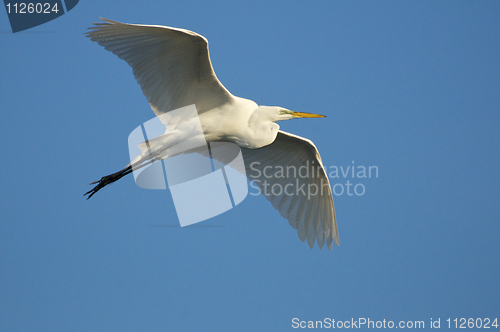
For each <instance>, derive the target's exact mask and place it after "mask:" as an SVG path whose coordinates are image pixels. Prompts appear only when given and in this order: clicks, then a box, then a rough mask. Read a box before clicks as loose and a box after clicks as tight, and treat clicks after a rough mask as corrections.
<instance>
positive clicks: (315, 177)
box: [241, 131, 339, 249]
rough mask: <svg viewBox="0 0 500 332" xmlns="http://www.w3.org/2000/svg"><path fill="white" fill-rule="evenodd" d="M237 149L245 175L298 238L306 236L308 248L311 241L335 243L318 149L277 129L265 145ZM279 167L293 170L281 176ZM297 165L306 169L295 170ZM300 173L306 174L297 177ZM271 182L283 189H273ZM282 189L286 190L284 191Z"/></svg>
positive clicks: (330, 200)
mask: <svg viewBox="0 0 500 332" xmlns="http://www.w3.org/2000/svg"><path fill="white" fill-rule="evenodd" d="M241 150H242V152H243V158H244V160H245V165H246V172H247V176H248V177H249V179H250V180H251V181H252V180H253V181H254V183H255V184H257V185H258V186H259V188H260V190H261V193H263V194H264V196H265V197H266V198H267V199H268V200H269V201H270V202H271V203H272V205H273V207H274V208H275V209H277V210H278V211H279V212H280V214H281V215H282V216H283V217H285V218H287V219H288V222H289V223H290V225H291V226H292V227H293V228H294V229H296V230H297V234H298V236H299V238H300V239H301V241H305V240H306V239H307V242H308V244H309V246H310V247H311V248H312V247H313V246H314V241H315V240H316V242H317V244H318V246H319V247H320V248H323V246H324V244H325V242H326V244H327V246H328V248H330V249H332V243H333V242H335V243H336V244H339V237H338V231H337V222H336V219H335V208H334V205H333V197H332V192H331V188H330V182H329V181H328V177H327V175H326V172H325V169H324V167H323V164H322V162H321V157H320V156H319V153H318V150H317V149H316V147H315V146H314V144H313V143H312V142H311V141H309V140H307V139H304V138H302V137H299V136H296V135H292V134H289V133H286V132H283V131H280V132H279V133H278V136H277V138H276V140H275V141H274V142H273V143H272V144H270V145H268V146H265V147H263V148H260V149H245V148H242V149H241ZM266 167H267V169H266ZM279 167H282V169H285V170H287V167H288V168H290V167H293V168H295V173H294V174H291V173H292V172H289V173H288V174H287V173H286V172H285V173H284V175H285V177H281V173H279V172H278V170H279V169H280V168H279ZM301 167H302V168H303V169H306V170H307V172H302V173H299V172H298V171H299V169H300V168H301ZM270 169H271V170H272V171H269V170H270ZM265 170H267V172H266V173H265ZM304 173H306V176H301V175H304ZM270 175H271V176H270ZM264 181H266V182H264ZM274 185H277V187H276V188H281V189H283V190H281V192H280V190H278V189H276V190H274V191H273V190H272V189H271V188H273V186H274ZM287 186H288V187H287ZM292 187H293V190H290V188H292ZM314 187H316V188H317V189H318V191H317V192H315V191H314ZM285 188H288V189H289V190H288V191H287V192H285V190H284V189H285ZM299 188H303V190H298V189H299Z"/></svg>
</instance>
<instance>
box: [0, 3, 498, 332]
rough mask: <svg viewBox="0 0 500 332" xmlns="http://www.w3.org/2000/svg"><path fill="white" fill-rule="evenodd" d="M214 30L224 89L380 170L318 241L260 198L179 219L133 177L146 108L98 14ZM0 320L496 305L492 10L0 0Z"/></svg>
mask: <svg viewBox="0 0 500 332" xmlns="http://www.w3.org/2000/svg"><path fill="white" fill-rule="evenodd" d="M100 16H101V17H105V18H109V19H113V20H117V21H122V22H128V23H144V24H161V25H168V26H174V27H180V28H186V29H190V30H193V31H196V32H198V33H200V34H202V35H204V36H205V37H207V38H208V40H209V42H210V52H211V57H212V63H213V66H214V68H215V72H216V73H217V76H218V77H219V79H220V80H221V82H222V83H223V84H224V85H225V86H226V87H227V88H228V89H229V91H231V92H232V93H233V94H234V95H237V96H241V97H245V98H249V99H252V100H254V101H256V102H257V103H258V104H262V105H279V106H283V107H286V108H288V109H291V110H296V111H302V112H312V113H320V114H325V115H327V118H326V119H304V120H293V121H286V122H282V123H280V125H281V128H282V129H283V130H285V131H289V132H292V133H295V134H298V135H301V136H304V137H307V138H309V139H311V140H313V141H314V142H315V144H316V145H317V147H318V149H319V151H320V152H321V156H322V159H323V162H324V164H325V166H326V167H332V166H342V167H344V168H345V167H347V166H351V165H353V162H354V165H356V166H359V165H361V166H377V167H378V170H379V174H378V178H377V177H373V176H372V178H370V179H359V178H352V177H348V178H343V177H341V178H339V179H333V180H332V184H335V183H341V184H345V183H346V181H347V180H349V181H350V182H351V183H354V184H357V183H362V184H363V185H364V187H365V189H366V191H365V194H364V195H362V196H357V195H353V196H348V195H347V194H344V195H340V196H336V197H334V200H335V206H336V211H337V221H338V227H339V233H340V246H339V247H337V246H335V247H334V248H333V250H332V251H329V250H323V251H321V250H319V249H318V248H317V247H315V248H314V249H313V250H311V249H309V247H308V246H307V244H306V243H302V242H301V241H300V240H299V239H298V237H297V234H296V231H295V230H293V229H292V228H291V227H290V226H289V225H288V222H287V221H286V220H285V219H283V218H281V216H280V215H279V213H278V212H277V211H275V210H274V209H273V208H272V206H271V205H270V204H269V203H268V202H267V201H266V200H265V198H264V197H262V196H260V197H253V196H249V197H247V198H246V199H245V200H244V201H243V202H242V203H241V204H240V205H238V206H237V207H236V208H234V209H232V210H230V211H228V212H226V213H224V214H222V215H219V216H217V217H215V218H212V219H210V220H207V221H205V222H203V223H201V224H199V225H202V226H199V227H188V228H179V227H175V225H178V221H177V217H176V213H175V208H174V205H173V202H172V199H171V196H170V193H169V192H168V191H156V190H144V189H141V188H139V187H137V186H136V185H135V183H134V181H133V179H132V178H131V177H130V178H129V177H127V178H125V179H122V180H120V181H119V182H117V183H115V184H113V185H112V186H110V187H109V188H106V189H105V190H103V191H102V192H99V193H98V194H97V195H96V196H94V197H93V198H92V199H91V200H89V201H87V200H85V199H84V197H83V193H84V192H86V191H87V190H89V189H90V186H88V183H89V182H91V181H94V180H97V179H99V178H100V177H101V176H103V175H106V174H109V173H111V172H115V171H117V170H118V169H121V168H122V167H123V166H124V165H126V164H127V163H128V158H129V157H128V147H127V137H128V135H129V133H130V132H131V131H132V130H133V129H134V128H136V127H137V126H138V125H140V124H142V123H143V122H145V121H147V120H149V119H151V118H152V117H153V112H152V111H151V109H150V108H149V105H148V104H147V101H146V99H145V97H144V96H143V94H142V92H141V90H140V88H139V86H138V85H137V83H136V82H135V80H134V77H133V75H132V71H131V68H130V67H128V65H127V64H126V63H125V62H123V61H121V60H120V59H118V58H117V57H116V56H114V55H113V54H111V53H109V52H107V51H105V50H104V49H103V48H102V47H100V46H99V45H97V44H96V43H93V42H91V41H90V40H89V39H88V38H85V37H84V35H83V33H84V32H85V31H86V28H88V27H89V26H90V25H91V23H92V22H97V21H98V17H100ZM0 17H1V18H0V38H1V44H2V47H1V49H2V51H1V52H0V61H1V63H2V66H1V67H0V75H1V78H2V79H1V80H0V94H1V103H0V109H1V112H0V117H1V123H2V124H3V128H2V130H1V131H0V138H1V140H2V142H3V143H2V144H1V152H2V166H1V169H2V174H3V176H2V177H1V180H0V181H1V187H2V190H1V192H0V202H1V203H0V204H1V222H0V266H1V269H0V330H2V331H91V330H92V331H195V330H200V331H226V330H229V331H288V330H296V329H293V328H292V319H293V318H299V319H300V320H305V321H309V320H313V321H316V320H323V319H324V318H332V319H335V320H350V319H351V318H354V319H357V318H359V317H364V318H370V319H371V320H383V319H385V320H387V321H388V320H392V321H395V322H396V323H397V322H399V321H401V320H405V321H407V320H413V321H415V320H423V321H425V323H426V327H429V321H430V319H431V318H432V319H434V320H435V319H437V318H441V328H443V327H444V325H445V324H446V322H445V320H446V319H447V318H451V319H454V318H461V317H465V318H478V317H479V318H486V317H489V318H491V319H493V318H500V317H498V314H499V309H500V300H499V299H500V288H499V286H498V280H500V268H499V264H498V263H499V253H500V242H499V241H498V238H499V235H500V226H499V220H500V208H499V205H498V200H499V198H500V195H499V191H498V188H499V186H500V176H499V175H498V164H499V162H500V158H499V151H500V139H499V138H500V137H499V130H498V126H499V123H500V112H499V110H500V93H499V91H500V62H499V59H500V39H499V38H498V36H500V3H498V2H496V1H476V2H467V1H440V2H434V1H419V2H408V1H383V2H381V1H378V2H375V1H353V2H347V1H344V2H338V1H335V2H333V1H308V2H306V1H303V2H293V3H291V2H289V1H276V2H272V3H268V2H263V1H262V2H252V3H245V4H240V3H236V2H215V1H212V2H201V1H200V2H193V1H183V2H168V1H85V0H82V1H80V3H79V4H78V5H77V6H76V7H75V8H74V9H73V10H72V11H70V12H69V13H68V14H65V15H63V16H62V17H60V18H58V19H56V20H54V21H51V22H49V23H46V24H44V25H42V26H39V27H35V28H33V29H30V30H27V31H25V32H20V33H16V34H12V32H11V31H10V26H9V23H8V19H7V15H6V13H4V14H1V15H0Z"/></svg>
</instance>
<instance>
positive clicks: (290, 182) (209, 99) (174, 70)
mask: <svg viewBox="0 0 500 332" xmlns="http://www.w3.org/2000/svg"><path fill="white" fill-rule="evenodd" d="M101 20H102V21H103V22H104V23H94V25H95V26H93V27H91V28H89V30H90V31H89V32H87V37H89V38H90V39H91V40H92V41H95V42H97V43H99V45H101V46H103V47H104V48H105V49H106V50H108V51H110V52H112V53H113V54H115V55H117V56H118V57H119V58H120V59H123V60H125V61H126V62H127V63H128V64H129V65H130V66H131V67H132V69H133V73H134V76H135V78H136V80H137V82H138V83H139V85H140V86H141V89H142V91H143V93H144V95H145V96H146V98H147V100H148V102H149V104H150V105H151V108H152V109H153V111H154V113H155V114H156V116H158V117H159V118H160V119H161V116H162V115H164V114H166V113H167V112H169V111H173V110H177V109H179V108H182V107H185V106H188V105H193V104H194V105H195V106H196V110H197V112H198V117H199V121H200V123H201V127H202V130H203V132H202V133H198V135H203V136H204V138H205V140H206V142H208V143H209V142H230V143H235V144H237V145H238V146H239V147H240V148H241V151H242V155H243V159H244V161H245V167H246V170H247V173H248V172H249V171H253V172H254V173H253V174H254V176H253V177H252V179H251V180H259V178H260V179H261V180H263V181H255V182H254V183H256V184H257V186H258V187H259V188H260V189H263V190H265V189H266V188H263V186H268V187H272V186H273V185H279V186H281V188H285V190H280V191H278V192H276V191H269V190H265V197H266V199H267V200H269V201H270V202H271V203H272V205H273V207H274V208H275V209H277V210H278V211H279V213H280V214H281V215H282V216H283V217H284V218H286V219H287V220H288V222H289V223H290V225H291V226H292V227H293V228H294V229H296V230H297V233H298V236H299V238H300V239H301V241H303V242H304V241H305V240H306V239H307V242H308V244H309V247H311V248H313V247H314V242H315V240H316V242H317V244H318V246H319V247H320V248H321V249H322V248H323V246H324V244H325V243H326V245H327V246H328V248H329V249H330V250H331V249H332V242H335V243H336V244H337V245H338V244H339V237H338V232H337V222H336V219H335V209H334V205H333V198H332V192H331V187H330V183H329V181H328V177H327V174H326V172H325V169H324V167H323V164H322V162H321V157H320V155H319V152H318V150H317V149H316V146H315V145H314V144H313V142H311V141H310V140H308V139H306V138H303V137H300V136H297V135H293V134H290V133H287V132H284V131H281V130H279V128H280V127H279V125H278V124H276V122H277V121H281V120H289V119H296V118H321V117H324V116H322V115H317V114H310V113H302V112H294V111H290V110H288V109H286V108H283V107H274V106H272V107H271V106H259V105H257V104H256V103H255V102H254V101H252V100H249V99H244V98H240V97H236V96H233V95H232V94H231V93H230V92H229V91H228V90H227V89H226V88H225V87H224V86H223V85H222V83H221V82H220V81H219V80H218V79H217V76H216V75H215V72H214V70H213V68H212V64H211V61H210V56H209V52H208V41H207V39H206V38H205V37H203V36H201V35H199V34H197V33H195V32H192V31H189V30H184V29H178V28H171V27H166V26H160V25H140V24H126V23H120V22H115V21H111V20H108V19H104V18H101ZM188 122H189V121H183V123H182V124H181V123H179V124H177V126H175V128H174V129H173V130H172V128H169V129H170V130H169V131H168V134H167V133H165V135H163V136H160V137H158V138H155V139H153V140H149V141H147V142H145V143H147V144H143V147H142V148H141V150H143V153H142V154H141V155H140V156H139V157H138V158H137V159H135V160H134V161H133V162H131V163H130V164H129V165H127V166H126V167H125V168H124V169H122V170H120V171H118V172H116V173H113V174H110V175H107V176H104V177H102V178H101V179H100V180H99V181H96V182H93V183H91V184H95V187H94V188H93V189H91V190H90V191H88V192H87V193H86V194H85V195H88V197H87V198H90V197H92V196H93V195H94V194H95V193H96V192H98V191H99V190H100V189H102V188H104V187H105V186H107V185H109V184H111V183H113V182H115V181H117V180H119V179H120V178H122V177H123V176H125V175H127V174H129V173H131V172H133V170H135V169H138V168H141V167H144V166H147V165H149V164H152V163H153V162H156V161H159V160H163V159H166V158H168V157H169V156H173V155H175V154H176V153H178V152H176V146H179V145H178V144H179V143H181V142H182V141H183V140H185V139H186V137H188V135H187V134H186V131H189V129H186V128H189V126H188V125H186V123H188ZM191 134H192V133H191ZM195 135H196V134H195ZM250 165H252V169H250ZM280 167H281V168H280ZM290 167H293V168H294V169H295V170H297V169H300V168H301V167H302V168H303V170H306V172H307V174H306V176H302V175H303V174H301V176H299V175H298V174H296V173H294V174H293V175H294V176H292V177H290V176H281V175H282V174H281V175H280V174H278V173H279V172H275V173H274V174H273V173H272V172H271V174H270V172H266V170H276V169H281V170H283V169H290ZM255 171H257V172H255ZM313 185H314V186H315V188H316V189H317V190H316V191H315V193H314V194H311V192H308V191H307V190H304V188H306V189H307V188H312V187H311V186H313ZM290 188H296V189H297V190H286V189H290ZM299 188H300V189H299ZM318 189H319V190H318ZM261 192H262V191H261Z"/></svg>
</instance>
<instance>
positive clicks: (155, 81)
mask: <svg viewBox="0 0 500 332" xmlns="http://www.w3.org/2000/svg"><path fill="white" fill-rule="evenodd" d="M101 19H102V20H103V21H104V23H94V25H95V26H94V27H91V28H89V30H90V31H89V32H88V33H87V37H89V38H91V40H92V41H95V42H97V43H99V45H101V46H104V48H105V49H106V50H108V51H110V52H112V53H114V54H115V55H117V56H118V57H119V58H120V59H123V60H125V61H126V62H127V63H128V64H129V65H130V66H131V67H132V69H133V73H134V76H135V78H136V79H137V82H138V83H139V85H140V86H141V89H142V91H143V93H144V95H145V96H146V98H147V100H148V102H149V103H150V105H151V108H152V109H153V111H154V112H155V113H156V115H157V116H159V115H161V114H163V113H165V112H168V111H171V110H175V109H178V108H181V107H184V106H188V105H192V104H195V105H196V108H197V110H198V113H203V112H205V111H207V110H210V109H213V108H216V107H220V106H222V105H223V104H225V103H230V102H232V100H233V98H234V97H233V96H232V95H231V93H229V91H227V89H226V88H225V87H224V86H223V85H222V84H221V83H220V81H219V80H218V79H217V76H216V75H215V73H214V70H213V68H212V63H211V62H210V56H209V52H208V41H207V39H206V38H205V37H203V36H201V35H199V34H197V33H195V32H192V31H189V30H184V29H177V28H171V27H165V26H159V25H139V24H126V23H120V22H115V21H111V20H108V19H104V18H101Z"/></svg>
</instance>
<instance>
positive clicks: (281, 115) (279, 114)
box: [273, 107, 325, 122]
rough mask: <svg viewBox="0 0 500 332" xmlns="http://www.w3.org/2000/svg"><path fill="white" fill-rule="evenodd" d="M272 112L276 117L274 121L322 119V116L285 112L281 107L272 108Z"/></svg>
mask: <svg viewBox="0 0 500 332" xmlns="http://www.w3.org/2000/svg"><path fill="white" fill-rule="evenodd" d="M273 112H274V114H275V115H276V120H274V122H276V121H281V120H290V119H300V118H324V117H325V116H324V115H319V114H313V113H304V112H294V111H290V110H287V109H286V108H282V107H273Z"/></svg>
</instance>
